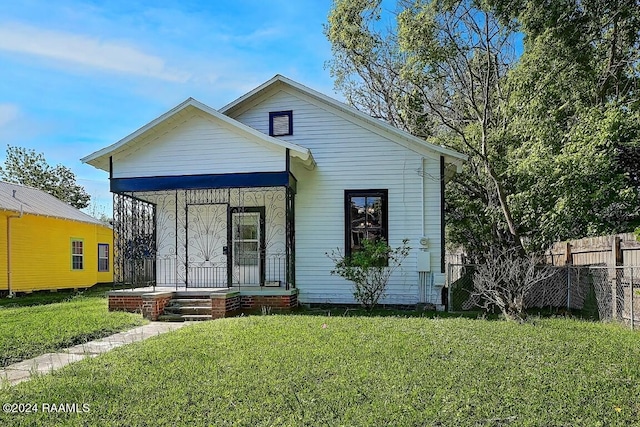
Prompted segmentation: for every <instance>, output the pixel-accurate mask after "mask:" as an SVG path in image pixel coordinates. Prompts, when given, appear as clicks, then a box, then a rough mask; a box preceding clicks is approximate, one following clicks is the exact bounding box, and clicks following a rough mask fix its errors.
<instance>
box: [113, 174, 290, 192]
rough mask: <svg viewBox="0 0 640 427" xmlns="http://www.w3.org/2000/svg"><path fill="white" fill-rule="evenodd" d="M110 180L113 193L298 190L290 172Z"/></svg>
mask: <svg viewBox="0 0 640 427" xmlns="http://www.w3.org/2000/svg"><path fill="white" fill-rule="evenodd" d="M109 181H110V186H111V192H112V193H126V192H141V191H164V190H201V189H211V188H257V187H263V188H264V187H289V188H292V189H293V190H294V191H295V190H296V184H297V181H296V179H295V177H294V176H293V175H292V174H291V173H290V172H287V171H282V172H252V173H229V174H204V175H181V176H153V177H138V178H111V179H110V180H109Z"/></svg>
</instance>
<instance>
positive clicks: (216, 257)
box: [186, 203, 228, 288]
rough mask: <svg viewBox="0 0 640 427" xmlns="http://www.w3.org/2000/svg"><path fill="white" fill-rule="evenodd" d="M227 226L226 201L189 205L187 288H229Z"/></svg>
mask: <svg viewBox="0 0 640 427" xmlns="http://www.w3.org/2000/svg"><path fill="white" fill-rule="evenodd" d="M227 225H228V204H226V203H217V204H202V205H196V204H194V205H188V206H187V248H186V249H187V261H188V262H187V286H188V287H192V288H224V287H227V283H228V269H227V268H228V264H227V238H228V231H227Z"/></svg>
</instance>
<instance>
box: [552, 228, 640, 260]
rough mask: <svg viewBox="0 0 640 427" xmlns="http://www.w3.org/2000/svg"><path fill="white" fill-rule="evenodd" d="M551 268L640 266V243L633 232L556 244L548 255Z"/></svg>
mask: <svg viewBox="0 0 640 427" xmlns="http://www.w3.org/2000/svg"><path fill="white" fill-rule="evenodd" d="M545 257H546V260H547V262H548V263H549V264H551V265H567V264H570V265H606V266H609V267H615V266H624V267H631V266H639V265H640V242H638V241H637V240H636V238H635V236H634V235H633V234H632V233H623V234H613V235H610V236H600V237H586V238H584V239H578V240H569V241H566V242H558V243H554V244H553V245H552V246H551V247H550V248H549V249H548V250H547V251H546V253H545Z"/></svg>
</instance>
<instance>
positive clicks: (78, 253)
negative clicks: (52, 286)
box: [71, 239, 84, 270]
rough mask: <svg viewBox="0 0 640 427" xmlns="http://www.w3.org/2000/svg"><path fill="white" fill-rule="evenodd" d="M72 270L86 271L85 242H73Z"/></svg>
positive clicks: (74, 240)
mask: <svg viewBox="0 0 640 427" xmlns="http://www.w3.org/2000/svg"><path fill="white" fill-rule="evenodd" d="M71 269H72V270H83V269H84V242H83V241H82V240H76V239H73V240H71Z"/></svg>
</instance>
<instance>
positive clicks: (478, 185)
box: [326, 0, 522, 252]
mask: <svg viewBox="0 0 640 427" xmlns="http://www.w3.org/2000/svg"><path fill="white" fill-rule="evenodd" d="M401 4H402V5H403V9H402V10H401V11H399V13H398V15H397V16H398V17H397V22H396V26H395V27H393V28H390V29H383V28H381V25H380V22H379V21H380V17H381V8H380V2H379V1H371V0H360V1H357V2H353V1H351V0H340V1H336V2H335V3H334V8H333V9H332V11H331V13H330V15H329V24H328V25H327V27H326V34H327V36H328V38H329V40H330V41H331V43H332V48H333V53H334V56H335V59H334V60H333V61H332V62H331V72H332V75H333V76H334V77H335V78H336V86H337V87H339V88H340V89H342V91H343V92H345V95H346V97H347V99H348V100H349V101H350V102H351V103H353V104H355V106H356V107H358V108H361V109H364V110H366V111H368V112H369V113H370V114H372V115H374V116H376V117H380V118H384V119H385V120H387V121H389V122H391V123H393V124H395V125H397V126H400V127H402V128H404V129H405V130H407V131H409V132H412V133H414V134H415V135H418V136H422V137H430V138H432V139H433V140H434V141H435V142H437V143H445V144H446V145H447V146H449V147H452V148H455V149H457V150H459V151H462V152H464V153H466V154H468V155H469V156H470V158H469V162H468V163H467V164H466V165H465V166H464V172H463V174H462V176H459V177H458V179H456V184H455V185H454V186H450V187H449V190H448V191H449V193H450V194H449V197H448V200H454V201H457V202H462V201H468V202H469V203H468V204H466V205H465V206H464V207H463V208H462V209H461V210H462V211H469V213H475V214H477V215H474V216H472V221H473V220H474V219H477V220H479V223H478V224H477V226H475V227H472V228H473V232H469V231H470V230H469V227H468V226H469V224H468V223H467V224H465V225H464V226H463V227H459V226H458V227H456V229H455V230H454V234H455V235H456V236H457V237H458V239H456V240H458V241H459V242H461V241H464V242H466V243H467V244H468V243H469V241H470V240H471V239H474V240H475V239H477V240H475V241H476V243H477V244H479V245H481V244H482V242H485V244H486V243H489V244H491V243H497V242H499V243H500V244H501V245H506V246H514V245H515V246H521V245H522V243H521V239H520V230H519V225H518V224H517V222H516V220H515V219H514V218H513V215H512V212H511V207H510V205H509V203H508V196H509V188H508V185H507V184H506V183H505V181H504V178H503V171H504V169H505V164H504V161H503V160H504V153H505V150H506V147H507V146H508V144H509V143H511V140H510V139H509V136H508V135H507V134H506V128H507V125H508V118H507V117H505V115H504V114H503V109H502V105H503V103H504V102H505V99H507V98H508V93H507V89H508V86H506V79H505V77H506V75H507V73H508V72H509V70H510V69H511V67H512V64H513V63H514V61H515V51H514V49H513V42H514V34H515V32H514V31H513V30H512V29H511V28H510V27H509V25H505V24H503V23H502V22H501V21H499V20H498V19H497V17H496V16H495V15H494V14H493V13H491V12H490V11H487V10H482V9H480V8H479V7H478V6H477V5H476V3H475V2H473V1H445V2H436V1H433V2H432V1H416V2H401ZM368 94H371V96H368ZM371 100H373V101H371ZM451 193H454V194H451ZM459 207H460V206H455V207H452V206H451V205H449V206H448V209H447V210H448V211H449V212H454V211H455V212H458V213H459V212H460V210H458V208H459ZM474 217H475V218H474ZM468 218H469V217H465V218H464V219H462V218H461V221H466V220H467V219H468ZM454 224H456V223H455V221H454ZM458 224H459V223H458ZM458 224H456V225H458ZM478 233H481V234H478ZM488 234H490V235H488ZM483 249H486V248H484V247H483ZM478 252H485V251H484V250H478Z"/></svg>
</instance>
